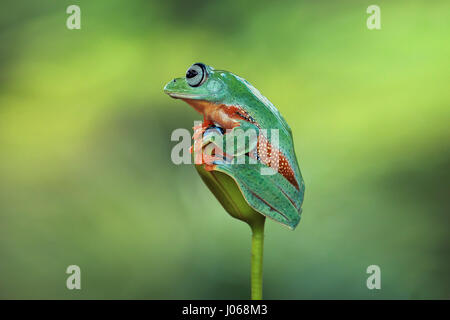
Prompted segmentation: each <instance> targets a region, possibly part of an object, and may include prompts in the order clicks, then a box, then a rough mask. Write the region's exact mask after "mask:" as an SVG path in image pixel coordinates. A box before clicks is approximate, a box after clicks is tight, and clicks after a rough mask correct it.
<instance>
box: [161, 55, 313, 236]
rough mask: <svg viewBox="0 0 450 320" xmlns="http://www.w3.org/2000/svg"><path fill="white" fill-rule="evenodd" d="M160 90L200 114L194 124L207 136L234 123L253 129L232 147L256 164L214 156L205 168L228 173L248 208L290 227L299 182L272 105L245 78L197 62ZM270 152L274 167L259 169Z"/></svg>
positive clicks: (296, 216) (288, 139) (284, 127)
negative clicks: (252, 139)
mask: <svg viewBox="0 0 450 320" xmlns="http://www.w3.org/2000/svg"><path fill="white" fill-rule="evenodd" d="M164 91H165V93H167V94H168V95H169V96H170V97H172V98H175V99H181V100H183V101H185V102H187V103H188V104H189V105H191V106H192V107H193V108H194V109H195V110H196V111H198V112H199V113H201V114H202V115H203V119H204V121H203V124H202V125H201V126H200V128H194V130H196V131H197V133H198V134H200V135H203V136H210V131H211V129H213V130H215V131H216V132H224V135H225V136H226V134H228V133H225V132H233V131H235V130H236V129H238V128H239V129H243V130H249V129H250V130H254V132H256V135H257V140H256V143H253V144H251V143H249V145H248V146H246V147H245V149H243V150H239V151H238V152H241V153H244V154H245V157H246V159H247V160H250V158H251V159H253V160H256V163H254V164H248V163H247V162H246V163H245V164H236V163H229V162H226V161H216V162H214V164H213V165H212V166H209V167H207V170H209V171H218V172H222V173H224V174H226V175H228V176H229V177H231V178H232V179H233V180H234V181H235V183H236V184H237V186H238V187H239V190H240V192H241V193H242V196H243V197H244V199H245V201H246V202H247V203H248V205H250V207H251V208H253V209H254V210H255V211H257V212H258V213H260V214H262V215H263V216H266V217H269V218H271V219H273V220H275V221H277V222H279V223H281V224H283V225H285V226H288V227H289V228H291V229H294V228H295V227H296V226H297V225H298V223H299V221H300V215H301V211H302V209H301V207H302V203H303V197H304V192H305V184H304V182H303V178H302V175H301V172H300V168H299V165H298V162H297V158H296V155H295V151H294V143H293V136H292V131H291V128H290V127H289V125H288V124H287V122H286V120H285V119H284V118H283V116H282V115H281V113H280V112H279V111H278V110H277V108H275V106H274V105H273V104H272V103H271V102H270V101H269V100H268V99H267V98H266V97H264V96H263V95H262V94H261V93H260V92H259V91H258V90H257V89H256V88H255V87H253V86H252V85H251V84H250V83H249V82H248V81H247V80H245V79H243V78H241V77H239V76H237V75H235V74H233V73H231V72H228V71H224V70H215V69H214V68H213V67H211V66H208V65H205V64H203V63H195V64H193V65H192V66H190V67H189V69H188V70H187V72H186V75H185V77H181V78H176V79H174V80H172V81H170V82H169V83H167V85H166V86H165V87H164ZM272 129H275V130H277V132H278V146H273V145H272V144H271V141H270V139H269V137H268V133H267V132H271V131H270V130H272ZM194 136H195V135H194ZM273 155H276V156H277V166H276V167H275V168H276V171H274V174H267V175H263V174H261V169H262V168H265V167H273V166H272V165H271V164H272V163H271V159H272V158H271V156H273ZM254 162H255V161H254ZM205 166H206V165H205ZM219 201H220V199H219ZM222 204H223V203H222ZM224 206H225V205H224Z"/></svg>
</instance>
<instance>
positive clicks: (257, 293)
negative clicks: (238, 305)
mask: <svg viewBox="0 0 450 320" xmlns="http://www.w3.org/2000/svg"><path fill="white" fill-rule="evenodd" d="M265 221H266V219H261V220H260V221H258V223H254V224H252V225H251V228H252V261H251V290H252V300H262V280H263V278H262V277H263V251H264V222H265Z"/></svg>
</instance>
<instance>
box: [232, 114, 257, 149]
mask: <svg viewBox="0 0 450 320" xmlns="http://www.w3.org/2000/svg"><path fill="white" fill-rule="evenodd" d="M238 122H239V125H237V126H235V127H234V128H233V129H229V130H227V134H226V135H225V137H226V152H227V154H230V155H233V156H235V157H238V156H242V155H244V154H247V153H250V152H251V151H253V150H255V149H256V147H257V145H258V136H259V128H258V127H257V126H256V125H254V124H252V123H250V122H248V121H245V120H239V121H238ZM247 140H248V143H247Z"/></svg>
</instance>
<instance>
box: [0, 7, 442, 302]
mask: <svg viewBox="0 0 450 320" xmlns="http://www.w3.org/2000/svg"><path fill="white" fill-rule="evenodd" d="M71 4H77V5H79V6H80V7H81V30H68V29H67V28H66V19H67V17H68V15H67V14H66V8H67V6H69V5H71ZM371 4H378V5H379V6H380V7H381V23H382V29H381V30H378V31H375V30H374V31H370V30H368V29H367V27H366V19H367V18H368V16H369V15H368V14H367V13H366V8H367V7H368V6H369V5H371ZM1 7H2V10H1V11H0V44H1V47H0V48H1V49H0V70H1V72H0V298H3V299H13V298H25V299H38V298H40V299H47V298H56V299H91V298H99V299H110V298H112V299H241V298H242V299H247V298H249V290H250V288H249V268H250V229H249V228H248V226H247V225H245V224H244V223H241V222H239V221H237V220H234V219H232V218H231V217H230V216H228V215H227V214H226V212H225V211H224V210H223V209H222V207H221V206H220V205H219V203H218V202H217V201H216V200H215V198H214V197H213V195H212V194H211V193H210V192H209V191H208V190H207V188H206V187H205V186H204V185H203V184H202V182H201V180H200V178H199V177H198V176H197V173H196V172H195V169H194V168H193V167H192V166H189V165H181V166H176V165H174V164H173V163H172V162H171V161H170V151H171V149H172V147H173V146H174V144H175V142H171V141H170V135H171V132H172V131H173V130H174V129H176V128H191V127H192V125H193V121H194V120H199V119H201V117H200V116H199V115H198V114H196V113H195V112H194V111H193V110H192V109H191V108H190V107H189V106H188V105H187V104H185V103H183V102H181V101H177V100H173V99H170V98H169V97H167V96H166V95H165V94H164V93H163V91H162V88H163V86H164V85H165V83H167V82H168V81H169V80H171V79H173V78H174V77H177V76H182V75H183V74H184V72H185V70H186V69H187V68H188V67H189V65H190V64H191V63H193V62H198V61H201V62H205V63H207V64H210V65H212V66H214V67H217V68H223V69H226V70H229V71H232V72H234V73H236V74H238V75H240V76H242V77H244V78H246V79H247V80H249V81H250V82H251V83H252V84H253V85H255V87H257V88H258V89H259V90H260V91H261V92H262V93H263V94H264V95H265V96H267V97H268V98H269V99H270V100H271V101H272V102H273V103H274V104H275V105H276V106H277V107H278V108H279V110H280V111H281V112H282V114H283V115H284V116H285V118H286V119H287V120H288V122H289V124H290V126H291V127H292V130H293V133H294V139H295V148H296V151H297V156H298V158H299V162H300V166H301V169H302V172H303V176H304V179H305V181H306V197H305V202H304V206H303V218H302V221H301V223H300V225H299V227H298V228H297V229H296V230H295V231H289V230H288V229H286V228H284V227H282V226H280V225H278V224H276V223H274V222H272V221H269V222H268V223H267V226H266V243H265V269H264V289H265V292H264V295H265V298H268V299H310V298H325V299H333V298H337V299H346V298H352V299H380V298H383V299H393V298H399V299H429V298H438V299H443V298H445V299H448V298H450V273H449V270H450V235H449V223H450V218H449V198H448V197H449V188H448V180H449V169H450V162H449V158H450V153H449V146H450V139H449V138H450V130H449V116H450V112H449V106H450V90H449V84H450V59H449V58H450V44H449V35H450V15H449V12H450V2H449V1H410V0H409V1H406V0H405V1H384V0H377V1H374V0H371V1H331V0H330V1H299V0H296V1H283V2H277V1H261V0H259V1H250V2H240V1H234V2H227V1H200V0H195V1H182V0H180V1H158V2H157V1H148V0H135V1H118V0H109V1H105V0H104V1H79V0H71V1H56V2H55V1H51V0H42V1H12V0H4V1H2V4H1ZM71 264H76V265H79V266H80V267H81V276H82V289H81V290H79V291H78V290H73V291H69V290H68V289H67V288H66V278H67V277H68V275H67V274H66V273H65V270H66V268H67V266H68V265H71ZM372 264H376V265H379V266H380V267H381V274H382V280H381V286H382V288H381V290H372V291H370V290H368V289H367V287H366V279H367V277H368V274H366V268H367V267H368V266H369V265H372Z"/></svg>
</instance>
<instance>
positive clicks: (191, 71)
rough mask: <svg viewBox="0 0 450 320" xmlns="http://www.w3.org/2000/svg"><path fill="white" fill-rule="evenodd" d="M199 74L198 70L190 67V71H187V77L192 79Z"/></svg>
mask: <svg viewBox="0 0 450 320" xmlns="http://www.w3.org/2000/svg"><path fill="white" fill-rule="evenodd" d="M197 74H198V72H197V71H195V70H194V69H189V70H188V72H187V73H186V78H188V79H190V78H193V77H195V76H196V75H197Z"/></svg>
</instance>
